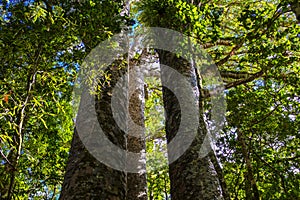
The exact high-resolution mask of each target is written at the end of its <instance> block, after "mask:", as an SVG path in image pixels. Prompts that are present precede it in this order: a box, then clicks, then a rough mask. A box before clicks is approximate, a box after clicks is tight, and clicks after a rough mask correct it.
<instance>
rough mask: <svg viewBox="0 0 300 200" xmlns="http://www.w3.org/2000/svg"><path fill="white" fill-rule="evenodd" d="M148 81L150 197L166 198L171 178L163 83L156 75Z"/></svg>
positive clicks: (146, 107)
mask: <svg viewBox="0 0 300 200" xmlns="http://www.w3.org/2000/svg"><path fill="white" fill-rule="evenodd" d="M146 83H147V85H148V86H147V87H146V93H147V95H146V96H147V97H146V105H145V126H146V146H147V183H148V197H149V199H165V198H166V197H168V196H169V194H170V180H169V176H168V160H167V144H166V137H165V130H164V108H163V105H162V91H161V83H160V80H158V79H157V78H155V77H150V78H147V79H146Z"/></svg>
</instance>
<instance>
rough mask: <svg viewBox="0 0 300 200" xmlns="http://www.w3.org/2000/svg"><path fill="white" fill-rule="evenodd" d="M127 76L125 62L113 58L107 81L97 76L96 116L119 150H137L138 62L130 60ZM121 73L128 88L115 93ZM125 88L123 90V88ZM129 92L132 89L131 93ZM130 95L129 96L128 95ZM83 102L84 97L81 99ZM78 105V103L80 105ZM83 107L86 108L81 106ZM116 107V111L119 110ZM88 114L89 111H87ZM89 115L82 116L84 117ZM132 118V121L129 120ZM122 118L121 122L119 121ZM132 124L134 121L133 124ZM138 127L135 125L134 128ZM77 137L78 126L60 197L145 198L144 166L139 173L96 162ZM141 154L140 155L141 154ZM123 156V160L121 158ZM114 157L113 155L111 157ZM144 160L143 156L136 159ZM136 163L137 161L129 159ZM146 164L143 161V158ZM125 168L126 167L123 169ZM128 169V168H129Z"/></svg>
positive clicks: (140, 146) (140, 121)
mask: <svg viewBox="0 0 300 200" xmlns="http://www.w3.org/2000/svg"><path fill="white" fill-rule="evenodd" d="M129 63H130V65H129V71H130V73H129V75H128V74H126V72H127V71H128V69H127V65H126V62H125V61H124V60H118V61H116V62H115V63H114V64H113V65H112V66H110V67H109V68H108V69H107V70H106V72H105V73H106V74H107V75H108V76H107V77H111V78H110V79H109V80H105V79H104V77H101V78H100V85H101V88H100V91H99V92H98V93H97V97H96V101H95V107H94V109H96V113H97V119H98V122H99V124H100V127H101V129H102V130H103V132H104V133H105V135H106V137H107V138H108V139H109V140H110V141H111V142H112V143H113V144H114V145H116V146H118V147H119V148H120V149H121V150H124V151H126V150H127V151H131V152H134V153H138V152H141V151H145V140H144V137H143V134H144V132H143V131H144V128H143V127H144V114H143V112H144V109H143V105H144V104H143V100H142V99H141V98H140V97H143V87H144V85H143V79H142V78H141V76H140V77H138V76H137V75H138V74H139V73H140V72H138V71H135V69H134V68H135V65H136V64H137V62H134V61H132V60H129ZM124 76H129V78H130V80H129V82H128V83H129V84H128V86H129V87H132V88H131V89H129V92H128V88H122V89H123V90H122V91H120V92H119V91H118V92H117V93H114V91H113V90H114V88H115V87H117V86H116V85H117V83H118V82H119V81H120V79H121V78H122V77H123V78H124ZM124 89H125V90H124ZM130 91H133V92H132V93H130ZM113 95H116V96H114V98H116V99H115V100H114V103H117V104H118V105H117V106H118V109H120V110H121V112H120V114H118V116H117V117H116V116H114V115H113V114H114V113H113V112H114V110H112V106H113V103H112V102H113V100H112V96H113ZM129 95H131V96H129ZM81 101H83V104H84V103H86V102H84V101H85V100H84V99H81ZM80 106H81V105H80ZM83 109H85V108H83ZM120 110H118V111H120ZM87 113H88V112H87ZM87 118H88V117H86V118H85V117H83V119H86V120H88V119H87ZM128 119H131V120H132V121H131V122H130V120H128ZM118 120H122V122H119V123H122V125H124V126H123V127H122V125H121V126H120V124H118ZM131 123H134V124H135V126H134V125H133V124H131ZM137 125H138V126H137ZM137 127H138V128H137ZM81 139H82V138H80V137H79V135H78V133H77V129H75V133H74V136H73V141H72V146H71V151H70V158H69V161H68V164H67V170H66V174H65V179H64V183H63V187H62V192H61V196H60V199H61V200H67V199H108V200H124V199H125V200H135V199H141V200H143V199H147V189H146V187H147V183H146V165H145V164H144V165H142V167H141V169H140V173H129V172H126V171H124V172H123V171H118V170H116V169H113V168H111V167H109V166H107V165H105V164H104V163H102V162H100V161H98V160H97V159H96V158H95V157H93V155H91V153H90V152H89V151H88V150H87V148H86V147H85V146H84V144H83V142H82V141H81ZM95 150H97V151H100V152H97V153H101V152H102V151H109V149H107V148H106V146H103V147H97V148H96V149H95ZM142 155H143V154H142ZM123 158H124V160H123ZM111 159H115V158H111ZM121 159H122V160H121V161H120V162H123V164H124V163H129V162H130V161H128V158H127V157H122V158H121ZM142 159H145V158H144V157H141V158H139V160H142ZM132 162H139V161H136V160H135V161H132ZM142 163H145V160H144V161H142ZM124 169H127V168H124ZM129 170H130V169H129Z"/></svg>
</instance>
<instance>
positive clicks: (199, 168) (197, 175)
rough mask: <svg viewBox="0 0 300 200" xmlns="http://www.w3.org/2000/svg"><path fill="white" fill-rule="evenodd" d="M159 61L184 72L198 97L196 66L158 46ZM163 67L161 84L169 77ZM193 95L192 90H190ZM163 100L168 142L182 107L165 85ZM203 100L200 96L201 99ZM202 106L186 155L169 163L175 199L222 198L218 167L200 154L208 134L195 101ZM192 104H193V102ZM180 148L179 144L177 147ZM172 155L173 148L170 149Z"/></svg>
mask: <svg viewBox="0 0 300 200" xmlns="http://www.w3.org/2000/svg"><path fill="white" fill-rule="evenodd" d="M158 54H159V59H160V64H163V65H166V66H169V67H171V68H173V69H175V70H177V71H178V72H179V73H181V74H182V75H184V76H185V77H186V78H187V79H188V80H190V81H189V82H190V84H191V86H192V88H193V89H194V94H192V95H194V96H195V101H198V99H199V96H197V94H199V89H200V88H198V83H197V76H196V73H195V69H194V68H193V67H192V66H191V65H190V64H189V63H188V62H187V61H186V60H184V59H182V58H178V57H176V55H175V54H173V53H170V52H167V51H164V50H158ZM163 70H164V68H161V71H162V84H163V85H165V84H164V83H165V82H166V81H168V80H166V79H168V78H167V77H166V76H164V75H165V74H166V73H164V72H163ZM190 95H191V94H190ZM163 101H164V108H165V113H166V136H167V141H168V144H169V143H170V142H171V141H172V139H173V138H174V137H175V135H176V133H177V131H178V129H179V125H180V123H181V108H180V105H179V102H178V99H177V98H176V96H175V95H174V93H173V92H171V91H170V90H169V89H167V88H163ZM200 101H201V99H200ZM196 105H199V107H200V117H199V120H200V121H199V128H198V130H197V133H196V136H195V138H194V140H193V142H192V144H191V145H190V147H189V148H188V149H187V150H186V151H185V153H184V154H183V155H181V157H180V158H179V159H177V160H176V161H175V162H173V163H171V164H170V165H169V174H170V181H171V198H172V200H182V199H186V200H190V199H191V200H192V199H193V200H194V199H203V200H207V199H210V200H212V199H223V197H222V194H221V187H220V183H219V180H218V177H217V172H216V170H215V167H214V165H213V163H212V161H211V159H210V157H209V155H207V156H205V157H200V156H199V151H200V149H201V145H202V143H203V141H204V138H205V135H206V132H207V131H206V126H205V122H204V118H203V115H202V113H201V111H202V104H201V102H196ZM191 106H193V105H191ZM178 148H180V147H178ZM169 157H170V152H169Z"/></svg>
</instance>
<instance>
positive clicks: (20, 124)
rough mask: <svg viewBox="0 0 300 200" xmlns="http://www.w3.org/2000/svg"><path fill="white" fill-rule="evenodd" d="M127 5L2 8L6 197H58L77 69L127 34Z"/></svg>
mask: <svg viewBox="0 0 300 200" xmlns="http://www.w3.org/2000/svg"><path fill="white" fill-rule="evenodd" d="M6 3H7V2H6ZM121 5H122V4H121V3H120V2H118V1H114V2H113V1H105V2H104V1H102V2H101V3H100V2H93V1H89V2H88V1H86V2H77V3H75V2H72V3H71V2H69V3H57V4H55V3H54V2H53V1H51V2H50V1H34V2H32V1H25V2H17V3H7V4H5V2H4V3H3V4H2V3H1V4H0V14H1V17H0V38H1V39H0V46H1V50H0V55H1V68H0V80H1V84H0V98H1V101H0V124H1V133H0V147H1V149H0V151H1V159H0V162H1V163H0V174H1V175H0V196H1V198H8V199H30V198H33V199H52V198H54V197H55V196H57V195H58V194H59V192H60V187H61V183H62V180H63V176H64V171H65V163H66V161H67V159H68V152H69V147H70V140H71V138H72V133H73V128H74V125H73V119H72V117H73V113H72V102H71V98H72V96H71V95H72V90H73V83H74V80H75V78H76V73H77V72H76V71H77V70H78V66H79V64H80V63H81V62H82V61H83V59H84V56H85V55H86V54H88V53H89V51H90V49H91V48H93V47H95V46H96V45H97V44H98V43H99V42H100V41H102V40H104V39H105V38H107V37H108V36H110V35H112V34H113V33H114V32H116V31H119V30H120V24H121V23H123V21H122V19H123V18H124V17H119V15H116V13H119V12H120V9H121ZM99 10H102V12H100V13H99V12H98V11H99ZM117 20H119V21H118V22H117V23H116V21H117ZM91 36H93V37H91ZM90 40H91V41H90ZM83 42H84V43H83Z"/></svg>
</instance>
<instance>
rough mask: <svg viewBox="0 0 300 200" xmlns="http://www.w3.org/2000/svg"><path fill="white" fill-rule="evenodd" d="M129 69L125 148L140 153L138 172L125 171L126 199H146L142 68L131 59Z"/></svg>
mask: <svg viewBox="0 0 300 200" xmlns="http://www.w3.org/2000/svg"><path fill="white" fill-rule="evenodd" d="M128 70H129V81H128V82H129V86H128V87H129V88H128V89H129V90H128V91H129V93H128V95H129V105H128V109H129V115H130V116H129V118H130V119H131V120H128V133H127V150H128V151H129V152H133V153H140V154H141V156H140V157H139V158H138V160H135V161H133V162H136V163H140V167H141V168H140V169H139V172H138V173H130V172H128V173H127V199H128V200H135V199H140V200H147V179H146V143H145V135H144V134H145V129H144V126H145V124H144V105H145V102H144V78H143V72H142V68H141V67H140V66H138V62H137V61H134V60H132V61H131V62H130V65H129V67H128Z"/></svg>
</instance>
